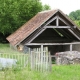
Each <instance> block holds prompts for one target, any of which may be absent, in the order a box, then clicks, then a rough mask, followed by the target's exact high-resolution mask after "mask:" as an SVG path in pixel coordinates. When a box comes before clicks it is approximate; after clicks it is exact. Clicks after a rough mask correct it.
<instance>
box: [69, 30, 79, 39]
mask: <svg viewBox="0 0 80 80" xmlns="http://www.w3.org/2000/svg"><path fill="white" fill-rule="evenodd" d="M68 30H69V31H70V32H71V33H72V34H73V35H74V36H75V37H76V38H77V39H78V40H80V37H78V36H77V35H76V34H75V33H74V32H73V31H72V30H71V29H68Z"/></svg>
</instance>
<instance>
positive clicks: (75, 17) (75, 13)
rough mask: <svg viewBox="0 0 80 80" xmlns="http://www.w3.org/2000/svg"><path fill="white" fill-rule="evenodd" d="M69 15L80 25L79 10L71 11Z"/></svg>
mask: <svg viewBox="0 0 80 80" xmlns="http://www.w3.org/2000/svg"><path fill="white" fill-rule="evenodd" d="M69 17H70V18H71V19H72V20H73V21H74V22H75V23H76V24H77V25H78V26H79V27H80V10H76V11H72V12H71V13H70V14H69Z"/></svg>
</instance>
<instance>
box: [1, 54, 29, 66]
mask: <svg viewBox="0 0 80 80" xmlns="http://www.w3.org/2000/svg"><path fill="white" fill-rule="evenodd" d="M0 58H5V59H16V60H17V65H18V67H25V66H27V64H28V60H29V59H28V58H29V57H28V54H7V53H0Z"/></svg>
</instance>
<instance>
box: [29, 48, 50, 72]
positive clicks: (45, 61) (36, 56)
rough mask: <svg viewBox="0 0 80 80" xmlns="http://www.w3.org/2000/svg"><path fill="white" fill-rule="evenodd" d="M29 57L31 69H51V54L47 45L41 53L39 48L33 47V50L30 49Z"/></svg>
mask: <svg viewBox="0 0 80 80" xmlns="http://www.w3.org/2000/svg"><path fill="white" fill-rule="evenodd" d="M30 59H31V70H37V71H42V72H43V71H51V56H50V53H49V52H48V48H47V47H45V48H44V49H43V53H41V48H35V49H34V50H33V51H31V54H30Z"/></svg>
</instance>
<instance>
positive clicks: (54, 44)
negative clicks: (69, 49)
mask: <svg viewBox="0 0 80 80" xmlns="http://www.w3.org/2000/svg"><path fill="white" fill-rule="evenodd" d="M70 44H80V42H73V43H27V44H25V45H30V46H32V45H70Z"/></svg>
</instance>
